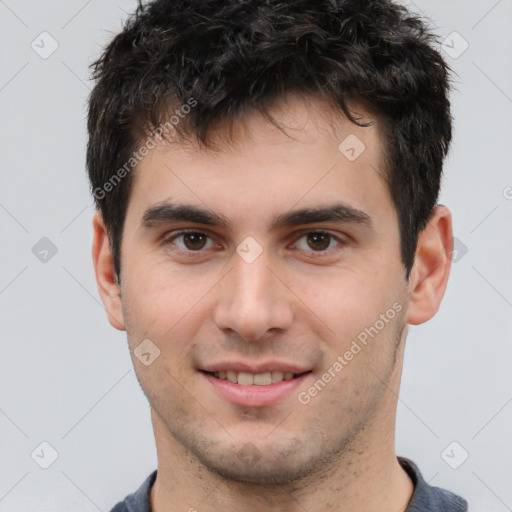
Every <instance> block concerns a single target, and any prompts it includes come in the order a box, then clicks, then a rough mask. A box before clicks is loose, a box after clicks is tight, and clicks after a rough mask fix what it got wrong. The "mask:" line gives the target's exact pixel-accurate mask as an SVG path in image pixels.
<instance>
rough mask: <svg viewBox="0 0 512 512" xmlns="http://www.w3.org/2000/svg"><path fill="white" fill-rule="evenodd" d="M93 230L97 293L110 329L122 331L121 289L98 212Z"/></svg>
mask: <svg viewBox="0 0 512 512" xmlns="http://www.w3.org/2000/svg"><path fill="white" fill-rule="evenodd" d="M93 229H94V233H93V243H92V260H93V264H94V273H95V275H96V283H97V285H98V292H99V294H100V297H101V300H102V302H103V305H104V306H105V309H106V310H107V316H108V320H109V322H110V324H111V325H112V327H114V328H115V329H119V330H120V331H124V330H125V326H124V317H123V311H122V304H121V289H120V287H119V284H118V282H117V276H116V272H115V269H114V260H113V258H112V253H111V251H110V243H109V238H108V234H107V230H106V227H105V223H104V221H103V217H102V215H101V213H100V212H96V213H95V215H94V218H93Z"/></svg>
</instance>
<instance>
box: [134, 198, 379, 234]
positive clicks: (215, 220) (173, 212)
mask: <svg viewBox="0 0 512 512" xmlns="http://www.w3.org/2000/svg"><path fill="white" fill-rule="evenodd" d="M175 221H184V222H192V223H195V224H205V225H207V226H218V227H223V228H225V229H226V230H228V231H230V230H231V225H230V222H229V220H228V219H227V218H226V217H224V216H222V215H219V214H216V213H214V212H212V211H210V210H207V209H203V208H200V207H197V206H193V205H186V204H176V203H170V202H164V203H159V204H156V205H154V206H151V207H150V208H148V209H147V210H146V211H145V212H144V214H143V216H142V221H141V225H142V226H143V227H147V228H151V227H155V226H160V225H162V224H166V223H168V222H175ZM317 222H346V223H350V224H360V225H364V226H366V227H368V228H371V227H372V225H373V224H372V220H371V218H370V216H369V215H368V214H367V213H365V212H363V211H361V210H358V209H356V208H353V207H352V206H349V205H347V204H344V203H336V204H333V205H330V206H321V207H316V208H301V209H299V210H292V211H290V212H286V213H283V214H281V215H278V216H277V217H276V218H275V219H274V222H273V224H272V228H271V229H277V228H283V227H292V226H299V225H303V224H314V223H317Z"/></svg>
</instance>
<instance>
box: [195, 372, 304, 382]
mask: <svg viewBox="0 0 512 512" xmlns="http://www.w3.org/2000/svg"><path fill="white" fill-rule="evenodd" d="M203 373H206V374H208V375H211V376H212V377H214V378H215V379H219V380H226V381H228V382H231V383H232V384H239V385H240V386H253V385H254V386H270V385H272V384H276V383H278V382H282V381H285V380H293V379H297V378H299V377H301V376H302V375H305V374H306V373H310V372H301V373H293V372H282V371H272V372H264V373H249V372H236V371H232V370H220V371H216V372H208V371H204V372H203Z"/></svg>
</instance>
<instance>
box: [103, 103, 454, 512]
mask: <svg viewBox="0 0 512 512" xmlns="http://www.w3.org/2000/svg"><path fill="white" fill-rule="evenodd" d="M358 112H359V113H363V114H365V112H364V111H362V110H358ZM273 114H274V116H275V117H276V119H278V120H279V122H280V123H282V124H284V125H285V126H286V132H287V133H288V134H289V135H290V136H287V135H285V134H283V133H282V132H281V131H280V130H278V129H277V128H276V127H275V126H273V125H272V124H270V123H269V122H268V121H267V120H265V119H264V118H263V117H262V116H260V115H259V114H256V113H248V114H246V115H245V117H244V118H243V119H242V120H241V122H240V124H239V125H238V126H237V127H236V129H235V130H234V133H235V134H236V137H235V139H234V140H233V142H231V143H227V142H226V141H225V140H224V139H222V138H221V137H220V135H221V133H222V132H221V131H220V130H221V127H219V138H218V143H219V149H218V150H216V151H207V150H204V149H200V148H198V147H197V146H195V145H194V144H192V143H189V144H188V145H187V146H184V145H179V144H160V145H159V146H157V147H156V148H155V149H153V150H152V151H151V152H150V154H149V155H148V156H147V157H146V158H145V159H144V160H143V161H142V162H141V163H140V164H139V166H138V168H137V169H136V170H135V171H134V172H135V176H134V178H135V180H134V184H133V189H132V191H131V196H130V200H129V204H128V210H127V214H126V219H125V226H124V234H123V242H122V249H121V285H120V286H119V285H118V283H117V281H116V277H115V272H114V268H113V262H112V255H111V253H110V247H109V243H108V236H107V232H106V229H105V225H104V223H103V220H102V218H101V214H100V213H97V214H96V215H95V217H94V221H93V225H94V241H93V261H94V267H95V273H96V279H97V283H98V289H99V293H100V295H101V298H102V300H103V303H104V305H105V308H106V310H107V313H108V318H109V321H110V323H111V324H112V326H113V327H115V328H116V329H120V330H126V332H127V337H128V342H129V347H130V352H131V354H132V359H133V364H134V368H135V372H136V375H137V378H138V380H139V382H140V385H141V387H142V389H143V391H144V393H145V394H146V396H147V397H148V400H149V403H150V405H151V416H152V422H153V427H154V433H155V439H156V445H157V455H158V476H157V479H156V482H155V485H154V487H153V489H152V492H151V504H152V510H153V511H156V512H167V511H171V510H194V509H196V510H199V511H201V512H203V511H206V512H207V511H214V510H226V511H232V510H233V511H234V510H246V511H267V510H273V511H276V510H278V511H296V510H297V511H298V510H308V511H310V512H314V511H320V510H321V511H326V510H336V511H346V512H348V511H353V510H359V511H362V512H365V511H374V510H382V511H384V512H386V511H389V512H398V511H399V510H405V508H406V506H407V503H408V502H409V500H410V497H411V495H412V492H413V485H412V482H411V481H410V479H409V477H408V476H407V475H406V473H405V472H404V471H403V470H402V468H401V466H400V465H399V463H398V461H397V458H396V455H395V446H394V429H395V416H396V405H397V395H398V392H399V385H400V376H401V370H402V362H403V351H404V344H405V338H406V334H407V324H420V323H423V322H425V321H427V320H429V319H430V318H431V317H432V316H433V315H434V314H435V313H436V311H437V309H438V307H439V304H440V301H441V299H442V296H443V294H444V291H445V288H446V284H447V280H448V275H449V271H450V258H449V257H447V254H450V253H451V250H452V247H453V245H452V244H453V240H452V224H451V214H450V212H449V210H448V209H447V208H445V207H443V206H438V207H436V209H435V211H434V214H433V216H432V218H431V220H430V222H429V224H428V226H427V228H426V229H425V230H424V231H423V232H422V233H420V236H419V241H418V248H417V252H416V259H415V264H414V267H413V269H412V271H411V275H410V278H409V280H408V281H407V280H406V279H405V269H404V267H403V265H402V263H401V260H400V236H399V229H398V218H397V214H396V211H395V209H394V206H393V203H392V201H391V198H390V195H389V191H388V188H387V185H386V182H385V181H384V180H383V179H382V177H381V175H382V173H383V162H382V155H381V148H382V139H381V136H380V132H379V126H378V123H377V122H375V123H374V125H373V126H372V127H369V128H360V127H357V126H355V125H354V124H352V123H350V122H349V121H348V120H347V119H345V118H344V117H343V116H341V115H339V114H335V113H333V109H332V108H331V107H329V105H327V104H326V103H324V102H323V101H322V100H319V99H314V98H308V99H307V101H305V99H304V98H301V97H298V96H291V95H290V96H288V97H286V98H285V99H282V100H280V101H279V102H278V103H276V104H275V106H274V109H273ZM365 115H367V119H368V118H369V119H371V117H370V116H369V115H368V114H365ZM374 121H376V120H374ZM349 134H355V135H356V136H357V137H358V138H359V139H360V140H361V141H362V142H363V143H364V145H365V146H366V149H365V151H364V152H363V153H362V154H361V155H360V156H359V157H358V158H357V159H356V160H355V161H353V162H350V161H349V160H348V159H347V158H346V157H345V156H344V155H343V154H341V152H340V151H339V150H338V145H339V144H340V142H341V141H342V140H343V139H344V138H345V137H346V136H347V135H349ZM165 201H172V202H176V203H183V204H190V205H194V206H197V207H201V208H206V209H207V210H208V211H213V212H215V213H217V214H219V215H222V216H224V217H225V218H226V219H227V220H228V221H229V223H230V228H229V229H227V228H225V227H220V226H207V225H204V224H197V223H191V222H184V221H179V222H168V223H165V224H163V225H156V226H150V227H147V226H143V224H142V222H141V221H142V217H143V215H144V212H145V211H146V210H147V209H148V208H150V207H152V206H154V205H157V204H159V203H162V202H165ZM339 201H342V202H343V203H345V204H347V205H350V206H351V207H352V208H355V209H357V210H360V211H362V212H364V213H365V214H366V215H367V216H368V217H369V218H370V220H371V227H369V226H368V225H366V224H361V223H354V222H352V223H350V222H340V221H334V222H333V221H329V222H316V223H314V224H307V225H302V226H292V227H290V226H288V227H281V228H278V229H272V225H273V222H272V221H273V218H274V217H275V216H277V215H280V214H283V213H286V212H289V211H290V210H293V209H298V208H306V207H322V206H327V205H330V204H332V203H334V202H339ZM183 229H193V230H195V231H200V232H201V233H204V234H206V235H208V237H209V238H208V237H206V238H199V240H200V241H203V242H204V243H205V244H206V245H204V248H202V249H199V250H197V247H201V244H198V245H194V243H191V241H190V238H184V237H179V238H176V239H174V240H172V236H174V235H176V234H177V233H178V232H179V231H180V230H183ZM318 230H323V231H326V232H328V233H330V234H331V235H333V238H327V241H328V242H329V244H328V247H327V249H324V250H318V248H319V246H318V245H315V243H314V242H313V243H311V240H310V239H309V238H308V236H307V233H308V232H312V231H313V232H315V231H316V232H317V231H318ZM248 236H251V237H253V238H254V239H255V240H256V241H257V242H258V244H259V245H260V246H261V247H262V248H263V252H262V254H261V255H260V256H259V257H258V258H257V259H256V260H255V261H254V262H252V263H247V262H246V261H244V259H243V258H241V257H240V256H239V254H237V252H236V248H237V246H238V245H239V244H240V243H241V242H242V241H243V240H244V239H245V238H246V237H248ZM338 239H339V241H338ZM197 240H198V238H195V239H194V241H195V242H196V243H197ZM323 240H325V239H323ZM187 244H188V245H187ZM191 247H192V249H196V250H195V251H194V250H190V248H191ZM393 304H399V305H401V306H402V309H401V311H400V312H399V313H398V314H397V315H396V316H395V317H394V318H393V319H392V320H389V322H388V323H386V324H385V327H384V328H382V329H381V330H379V332H378V334H377V335H376V336H375V337H374V338H373V339H371V340H370V341H369V343H368V344H367V345H366V346H365V347H364V349H362V350H361V351H360V352H359V353H358V354H357V355H355V356H354V357H353V359H352V360H350V361H349V362H348V364H347V365H346V366H344V368H343V370H342V371H340V372H339V373H336V376H335V377H334V378H332V380H331V381H330V382H329V383H328V385H326V386H325V388H323V389H322V390H321V391H320V392H319V393H318V394H317V395H316V396H314V397H313V398H312V399H311V401H310V402H309V403H308V404H307V405H304V404H301V403H300V402H299V400H298V399H297V394H298V392H301V391H306V392H307V390H308V389H309V388H310V387H311V386H312V384H313V383H314V382H315V381H316V380H317V379H319V378H321V377H322V375H323V374H324V373H325V372H326V371H328V369H329V367H332V365H333V363H334V362H335V361H336V360H337V358H338V356H340V355H343V354H344V353H345V352H346V351H347V350H349V348H350V346H351V343H352V341H353V340H355V339H357V336H358V334H360V333H361V332H362V331H364V329H365V328H368V327H370V326H373V325H375V323H376V321H377V320H379V318H380V315H381V314H383V313H385V312H386V311H387V310H389V309H390V308H391V307H392V305H393ZM147 338H149V339H151V340H152V342H153V343H154V344H155V345H156V346H158V348H159V350H160V356H159V357H158V358H157V359H155V361H154V362H153V363H151V364H150V365H149V366H145V365H144V364H142V363H141V362H140V361H139V360H138V359H137V358H136V357H135V356H134V350H135V349H136V348H137V346H138V345H139V344H140V343H141V342H142V340H144V339H147ZM228 360H230V361H232V360H242V361H248V362H250V363H257V362H260V361H268V360H278V361H286V362H288V363H294V364H296V365H298V366H300V367H306V368H308V369H310V370H311V372H312V373H311V374H310V375H308V376H307V377H306V379H305V381H304V382H303V383H302V384H301V386H300V388H299V389H297V390H296V392H295V391H294V392H292V393H290V395H289V396H288V395H287V396H286V397H285V398H284V399H283V400H281V401H280V402H279V403H276V404H274V405H270V406H266V407H241V406H237V405H234V404H232V403H231V402H229V401H227V400H226V399H225V398H223V397H222V396H221V395H219V394H218V393H217V392H216V390H215V389H214V388H213V387H212V386H211V384H210V383H209V382H208V381H207V379H205V377H204V375H203V374H202V373H200V372H199V369H200V368H203V367H204V366H205V365H207V364H208V363H211V362H212V361H213V362H218V361H228Z"/></svg>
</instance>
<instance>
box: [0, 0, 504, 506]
mask: <svg viewBox="0 0 512 512" xmlns="http://www.w3.org/2000/svg"><path fill="white" fill-rule="evenodd" d="M134 5H135V2H133V1H131V0H101V1H100V0H89V1H85V0H67V1H64V0H47V1H44V2H41V1H40V0H39V1H36V0H0V37H1V40H0V43H1V44H0V63H1V65H0V112H1V133H0V144H1V153H0V158H1V166H0V173H1V187H0V223H1V242H0V247H1V253H0V254H1V260H0V308H1V309H0V310H1V323H0V325H1V332H0V335H1V336H0V343H1V352H0V434H1V435H0V511H2V512H4V511H9V512H13V511H31V510H34V511H36V510H37V511H38V512H43V511H50V510H51V511H52V512H56V511H69V510H73V511H84V512H89V511H91V512H94V511H96V510H102V511H108V510H110V508H111V507H112V506H113V505H114V503H115V502H117V500H119V499H121V498H123V497H124V496H125V495H126V494H127V493H129V492H132V491H134V490H135V489H136V488H137V487H138V486H139V485H140V483H141V482H142V480H143V479H144V478H145V477H146V476H147V475H148V474H149V473H150V471H152V470H153V469H155V468H156V454H155V448H154V440H153V434H152V430H151V424H150V419H149V407H148V405H147V402H146V400H145V398H144V396H143V395H142V392H141V391H140V388H139V386H138V383H137V381H136V378H135V375H134V372H133V369H132V364H131V360H130V357H129V353H128V350H127V344H126V338H125V333H121V332H118V331H116V330H114V329H113V328H112V327H111V326H110V324H109V323H108V322H107V318H106V314H105V311H104V309H103V307H102V305H101V302H100V299H99V295H98V293H97V290H96V283H95V280H94V274H93V267H92V261H91V242H92V226H91V218H92V214H93V206H92V205H93V203H92V199H91V197H90V196H89V191H88V183H87V180H86V174H85V166H84V160H85V145H86V121H85V117H86V114H85V102H86V97H87V94H88V93H89V90H90V87H91V84H90V83H89V82H88V77H89V71H88V68H87V66H88V65H89V64H90V63H91V62H92V60H93V58H94V57H96V56H97V55H98V52H99V51H100V47H101V46H102V45H104V44H105V43H106V42H107V41H108V40H109V39H110V37H111V34H112V33H113V32H117V31H118V30H119V29H120V27H121V20H122V19H124V18H125V17H126V13H127V12H130V11H131V10H132V9H133V8H134ZM408 5H410V6H411V8H413V9H414V10H416V11H418V10H422V11H424V12H425V14H426V15H428V16H429V17H430V18H431V20H432V23H433V25H434V26H435V27H436V31H437V33H438V34H439V35H440V36H441V38H442V39H444V38H446V37H447V36H448V39H447V43H446V44H447V48H446V49H443V50H442V51H445V50H446V51H450V52H451V53H452V56H449V55H448V54H446V53H445V56H446V59H447V61H448V62H449V64H450V65H451V66H452V68H453V69H454V70H455V71H456V73H457V74H458V76H456V77H455V79H456V81H457V84H456V86H457V90H456V91H455V92H454V94H453V96H452V103H453V114H454V117H455V133H454V142H453V147H452V150H451V154H450V157H449V159H448V161H447V163H446V168H445V173H446V174H445V179H444V188H443V194H442V202H443V203H444V204H446V205H448V206H449V207H450V208H451V210H452V212H453V215H454V229H455V235H456V236H457V238H458V239H459V240H460V242H459V247H458V249H459V251H458V257H457V261H456V262H455V264H454V265H453V270H452V276H451V279H450V283H449V287H448V291H447V293H446V296H445V299H444V302H443V305H442V307H441V310H440V312H439V313H438V315H437V316H436V317H435V319H433V320H432V321H431V322H429V323H428V324H426V325H423V326H420V327H416V328H414V329H413V330H412V331H411V334H410V336H409V339H408V345H407V350H406V361H405V369H404V375H403V384H402V389H401V395H400V402H399V408H398V419H397V423H398V425H397V451H398V453H399V454H401V455H405V456H407V457H409V458H411V459H413V460H414V461H416V462H417V463H418V465H419V466H420V468H421V469H422V471H423V474H424V476H425V478H426V479H427V480H429V481H431V482H432V484H435V485H438V486H441V487H446V488H448V489H451V490H453V491H455V492H457V493H460V494H461V495H463V496H465V497H466V498H467V499H468V500H469V501H470V504H471V510H473V511H482V512H483V511H485V512H492V511H496V512H505V511H507V510H512V486H511V482H512V429H511V424H512V422H511V420H512V384H511V378H510V374H511V372H510V363H511V359H512V358H511V356H512V320H511V319H512V272H511V254H512V227H511V224H512V223H511V220H512V199H511V198H512V173H511V162H512V158H511V157H512V66H511V62H512V58H511V56H512V52H511V51H512V0H500V1H495V0H492V1H468V0H450V1H446V0H443V1H441V0H417V1H416V2H415V3H412V2H408ZM43 31H46V32H48V33H49V34H51V37H52V38H54V39H55V40H56V41H57V43H58V45H59V46H58V48H57V50H56V51H55V52H54V53H53V54H52V55H50V56H49V57H48V58H46V59H44V58H42V57H41V56H40V55H39V54H38V53H36V51H34V50H33V49H32V47H31V43H32V41H35V43H34V45H35V44H38V45H39V48H38V49H39V51H40V52H42V51H43V50H44V51H48V50H49V49H50V48H51V41H50V39H48V36H40V34H41V32H43ZM454 31H455V32H457V33H458V34H455V35H454V34H453V32H454ZM44 37H46V38H47V39H44V40H43V42H41V39H42V38H44ZM461 37H462V38H463V39H461ZM464 41H467V44H468V45H469V47H468V48H467V50H466V51H465V52H463V53H462V54H461V55H458V54H459V53H461V51H462V50H463V48H464ZM43 45H44V48H42V46H43ZM451 46H453V48H450V47H451ZM454 55H455V56H456V57H457V58H454ZM507 187H508V188H507ZM42 237H48V238H49V239H50V240H51V241H52V242H53V243H54V244H55V246H56V247H57V249H58V252H57V253H56V254H55V255H54V256H53V257H50V256H51V253H50V254H49V255H48V256H47V259H48V261H46V262H42V261H40V259H39V258H38V257H36V255H35V254H34V253H33V252H32V248H33V246H34V245H35V244H36V243H37V242H38V241H39V240H40V239H41V238H42ZM461 244H463V245H461ZM464 247H466V248H467V253H465V254H464ZM40 256H41V255H40ZM41 257H42V256H41ZM43 441H46V442H48V443H50V444H51V445H52V446H53V447H54V449H55V450H56V451H57V452H58V458H57V460H56V461H55V462H54V463H53V464H52V465H51V466H50V467H49V468H48V469H42V468H41V467H39V465H38V464H37V463H36V462H35V460H37V461H38V462H39V463H40V464H41V463H44V462H47V463H48V462H49V461H50V459H49V457H50V451H49V450H48V448H45V447H44V446H43V447H42V448H41V447H40V443H41V442H43ZM453 441H456V442H457V443H458V444H457V445H455V446H453V445H452V446H451V447H450V448H449V449H448V451H447V452H444V450H445V448H446V447H448V446H449V445H450V443H452V442H453ZM452 448H453V451H452ZM34 450H35V452H34ZM41 450H42V451H41ZM463 450H464V451H467V452H468V453H469V458H468V459H467V460H466V461H465V462H464V463H463V464H462V465H460V467H458V469H452V468H451V467H450V466H449V465H448V463H447V462H446V461H449V462H450V463H451V464H452V465H458V464H459V463H460V462H461V461H462V460H463V456H464V453H465V452H464V451H463ZM33 452H34V459H35V460H33V458H31V453H33ZM443 452H444V453H445V456H444V458H443V457H442V455H441V454H442V453H443ZM37 454H39V456H38V455H37Z"/></svg>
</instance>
